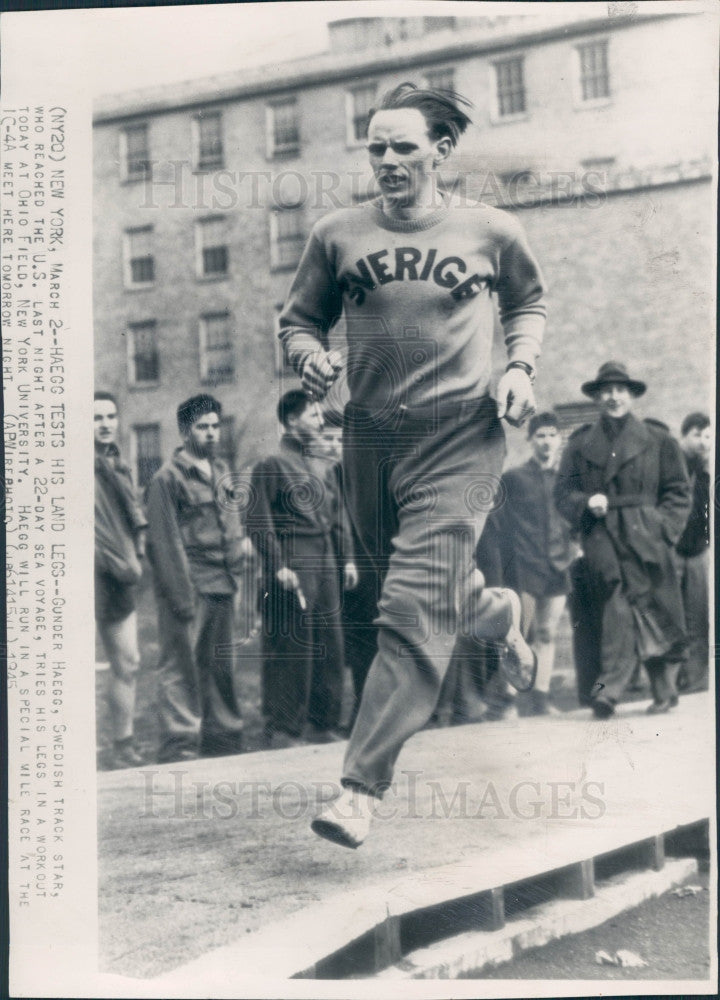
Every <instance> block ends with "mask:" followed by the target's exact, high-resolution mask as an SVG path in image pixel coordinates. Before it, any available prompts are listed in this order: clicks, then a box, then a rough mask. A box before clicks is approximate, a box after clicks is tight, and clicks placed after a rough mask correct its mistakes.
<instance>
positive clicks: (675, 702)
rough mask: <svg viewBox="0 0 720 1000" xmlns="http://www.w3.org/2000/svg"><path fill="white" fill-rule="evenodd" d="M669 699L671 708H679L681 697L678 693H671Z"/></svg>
mask: <svg viewBox="0 0 720 1000" xmlns="http://www.w3.org/2000/svg"><path fill="white" fill-rule="evenodd" d="M668 701H669V702H670V708H677V707H678V704H679V702H680V698H679V696H678V695H676V694H671V695H670V697H669V699H668Z"/></svg>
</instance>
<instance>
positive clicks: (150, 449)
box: [133, 424, 162, 487]
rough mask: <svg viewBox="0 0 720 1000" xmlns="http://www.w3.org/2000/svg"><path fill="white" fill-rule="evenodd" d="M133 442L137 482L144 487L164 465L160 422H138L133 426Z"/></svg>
mask: <svg viewBox="0 0 720 1000" xmlns="http://www.w3.org/2000/svg"><path fill="white" fill-rule="evenodd" d="M133 444H134V451H135V476H136V480H137V484H138V486H141V487H144V486H147V484H148V483H149V482H150V480H151V479H152V477H153V476H154V475H155V473H156V472H157V470H158V469H159V468H160V466H161V465H162V454H161V451H160V424H136V425H135V426H134V427H133Z"/></svg>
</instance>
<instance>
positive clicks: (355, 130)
mask: <svg viewBox="0 0 720 1000" xmlns="http://www.w3.org/2000/svg"><path fill="white" fill-rule="evenodd" d="M346 93H347V97H346V106H345V110H346V118H347V142H348V145H349V146H357V145H359V144H360V143H363V142H365V140H366V139H367V127H368V118H369V116H370V112H371V110H372V108H373V105H374V104H375V97H376V95H377V87H376V85H375V84H374V83H369V84H367V85H366V86H363V87H353V89H352V90H348V91H347V92H346Z"/></svg>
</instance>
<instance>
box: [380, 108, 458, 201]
mask: <svg viewBox="0 0 720 1000" xmlns="http://www.w3.org/2000/svg"><path fill="white" fill-rule="evenodd" d="M367 149H368V156H369V158H370V166H371V167H372V169H373V173H374V174H375V178H376V180H377V182H378V186H379V188H380V191H381V192H382V196H383V199H384V200H385V201H386V202H387V203H390V204H392V205H398V206H403V207H408V206H412V205H416V204H418V203H419V202H420V201H421V199H422V197H423V195H424V194H426V193H427V191H428V189H429V186H430V180H431V176H432V172H433V170H434V168H435V166H436V164H438V163H439V162H440V161H441V160H444V159H445V157H446V156H447V155H448V153H449V150H450V143H449V140H448V139H440V140H439V141H437V142H432V141H431V140H430V138H429V137H428V132H427V122H426V121H425V117H424V115H423V113H422V112H421V111H418V109H417V108H394V109H391V110H388V111H378V112H376V113H375V114H374V115H373V117H372V119H371V121H370V127H369V128H368V144H367Z"/></svg>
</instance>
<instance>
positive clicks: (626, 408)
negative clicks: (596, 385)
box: [598, 382, 633, 420]
mask: <svg viewBox="0 0 720 1000" xmlns="http://www.w3.org/2000/svg"><path fill="white" fill-rule="evenodd" d="M598 402H599V403H600V409H601V410H602V412H603V413H604V414H605V415H606V416H608V417H615V419H616V420H617V419H619V418H620V417H624V416H625V414H626V413H629V412H630V410H631V409H632V403H633V396H632V393H631V392H630V390H629V389H628V387H627V386H626V385H624V384H623V383H622V382H608V383H607V385H604V386H602V387H601V388H600V391H599V392H598Z"/></svg>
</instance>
